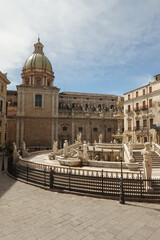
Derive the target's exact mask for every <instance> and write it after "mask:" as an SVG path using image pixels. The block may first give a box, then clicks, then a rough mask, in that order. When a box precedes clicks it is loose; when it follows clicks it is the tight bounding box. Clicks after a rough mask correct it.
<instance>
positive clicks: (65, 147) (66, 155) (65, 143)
mask: <svg viewBox="0 0 160 240" xmlns="http://www.w3.org/2000/svg"><path fill="white" fill-rule="evenodd" d="M63 156H64V158H67V157H68V141H67V140H65V141H64V144H63Z"/></svg>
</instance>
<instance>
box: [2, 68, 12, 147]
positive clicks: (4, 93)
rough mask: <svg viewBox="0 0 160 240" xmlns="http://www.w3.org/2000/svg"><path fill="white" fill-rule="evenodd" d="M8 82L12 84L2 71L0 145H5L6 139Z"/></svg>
mask: <svg viewBox="0 0 160 240" xmlns="http://www.w3.org/2000/svg"><path fill="white" fill-rule="evenodd" d="M7 84H10V81H9V80H8V78H7V74H6V73H2V72H0V147H3V146H4V144H5V141H6V133H5V129H6V125H7V121H6V104H7V101H6V99H7Z"/></svg>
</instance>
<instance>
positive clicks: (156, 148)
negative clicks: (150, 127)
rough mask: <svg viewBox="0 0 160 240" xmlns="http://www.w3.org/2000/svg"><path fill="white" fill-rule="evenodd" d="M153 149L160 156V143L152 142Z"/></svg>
mask: <svg viewBox="0 0 160 240" xmlns="http://www.w3.org/2000/svg"><path fill="white" fill-rule="evenodd" d="M152 149H153V151H155V152H156V153H157V154H158V155H159V156H160V145H159V144H158V143H154V142H152Z"/></svg>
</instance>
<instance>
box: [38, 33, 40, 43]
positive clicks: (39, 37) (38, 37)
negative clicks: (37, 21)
mask: <svg viewBox="0 0 160 240" xmlns="http://www.w3.org/2000/svg"><path fill="white" fill-rule="evenodd" d="M38 42H39V43H40V36H39V33H38Z"/></svg>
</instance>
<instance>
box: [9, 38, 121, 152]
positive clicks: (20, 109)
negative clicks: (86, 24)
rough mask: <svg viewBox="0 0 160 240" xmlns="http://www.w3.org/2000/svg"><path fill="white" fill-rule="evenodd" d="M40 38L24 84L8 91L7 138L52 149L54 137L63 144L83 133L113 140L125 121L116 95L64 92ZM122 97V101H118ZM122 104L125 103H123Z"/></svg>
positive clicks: (25, 69) (95, 138)
mask: <svg viewBox="0 0 160 240" xmlns="http://www.w3.org/2000/svg"><path fill="white" fill-rule="evenodd" d="M43 47H44V46H43V44H42V43H41V42H40V39H38V42H37V43H36V44H34V48H35V49H34V52H33V54H32V55H31V56H30V57H29V58H28V59H27V60H26V62H25V64H24V67H23V69H22V74H21V77H22V84H21V85H19V86H17V91H8V94H7V101H8V111H7V112H8V113H7V122H8V124H7V128H6V133H7V134H6V136H7V140H6V141H7V142H11V143H12V142H16V144H17V146H18V147H19V148H20V147H21V146H22V142H23V141H25V143H26V145H27V147H28V148H30V149H49V148H51V147H52V143H53V141H58V146H59V148H61V147H63V143H64V141H65V140H67V141H68V142H69V144H72V143H74V142H75V140H76V139H77V135H78V134H79V133H81V135H82V140H86V141H87V142H90V143H93V142H94V141H98V137H99V135H100V134H102V138H103V139H102V141H103V142H111V141H112V140H113V134H116V133H117V130H118V129H119V131H120V132H121V133H122V131H123V123H121V124H120V125H119V126H120V127H119V126H118V122H119V120H118V119H117V118H116V117H115V113H116V111H117V104H118V102H119V103H120V102H121V101H122V102H123V99H122V98H120V97H118V96H116V95H106V94H93V93H79V92H60V89H59V88H58V87H56V86H54V78H55V76H54V72H53V70H52V65H51V63H50V61H49V60H48V58H47V57H46V56H45V55H44V52H43ZM118 100H119V101H118ZM121 105H122V104H121Z"/></svg>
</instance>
